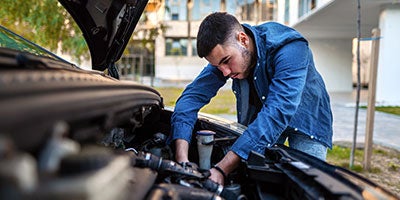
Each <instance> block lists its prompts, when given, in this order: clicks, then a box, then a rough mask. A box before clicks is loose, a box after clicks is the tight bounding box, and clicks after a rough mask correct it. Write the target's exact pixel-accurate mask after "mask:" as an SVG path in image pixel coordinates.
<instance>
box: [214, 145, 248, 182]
mask: <svg viewBox="0 0 400 200" xmlns="http://www.w3.org/2000/svg"><path fill="white" fill-rule="evenodd" d="M239 163H240V157H239V156H238V155H236V154H235V153H234V152H233V151H229V152H228V153H227V154H226V155H225V156H224V158H223V159H222V160H221V161H220V162H219V163H218V164H216V166H218V167H219V169H220V170H222V172H223V173H224V174H222V173H221V172H220V171H219V170H217V169H216V168H211V169H210V172H211V176H210V177H209V178H210V179H211V180H213V181H214V182H216V183H219V184H221V185H223V184H224V175H228V174H229V173H231V172H232V171H233V170H234V169H235V168H236V167H237V166H238V165H239Z"/></svg>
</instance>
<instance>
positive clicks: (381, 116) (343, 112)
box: [222, 90, 400, 150]
mask: <svg viewBox="0 0 400 200" xmlns="http://www.w3.org/2000/svg"><path fill="white" fill-rule="evenodd" d="M367 95H368V91H367V90H362V91H361V93H360V105H367V98H368V96H367ZM330 96H331V105H332V112H333V131H334V134H333V141H334V142H341V141H345V142H352V141H353V135H354V127H355V125H354V124H355V123H354V122H355V113H356V109H355V105H356V91H353V92H336V93H330ZM222 117H224V118H228V119H231V120H234V121H236V116H229V115H223V116H222ZM366 119H367V110H366V109H359V111H358V124H357V136H356V138H357V143H364V140H365V128H366ZM373 142H374V143H375V144H380V145H383V146H387V147H392V148H395V149H398V150H400V116H396V115H392V114H387V113H383V112H379V111H376V112H375V122H374V133H373Z"/></svg>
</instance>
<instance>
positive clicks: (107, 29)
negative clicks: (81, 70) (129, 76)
mask: <svg viewBox="0 0 400 200" xmlns="http://www.w3.org/2000/svg"><path fill="white" fill-rule="evenodd" d="M59 2H60V3H61V4H62V5H63V6H64V7H65V8H66V10H68V12H69V13H70V14H71V16H72V17H73V18H74V20H75V21H76V23H77V24H78V26H79V27H80V29H81V30H82V33H83V36H84V37H85V40H86V42H87V44H88V47H89V50H90V53H91V57H92V69H94V70H100V71H103V70H105V69H107V68H108V67H109V66H110V65H113V64H114V63H115V62H116V61H118V60H119V59H120V57H121V55H122V53H123V51H124V49H125V47H126V45H127V44H128V42H129V39H130V38H131V35H132V32H133V30H134V29H135V27H136V24H137V23H138V21H139V18H140V16H141V15H142V12H143V10H144V8H145V7H146V4H147V0H129V1H128V0H127V1H123V0H117V1H115V0H99V1H98V0H73V1H72V0H59Z"/></svg>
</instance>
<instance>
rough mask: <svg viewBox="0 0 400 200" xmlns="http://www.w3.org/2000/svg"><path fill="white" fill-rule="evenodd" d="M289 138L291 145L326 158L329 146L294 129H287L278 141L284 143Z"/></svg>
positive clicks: (323, 158)
mask: <svg viewBox="0 0 400 200" xmlns="http://www.w3.org/2000/svg"><path fill="white" fill-rule="evenodd" d="M286 139H287V140H288V143H289V147H290V148H293V149H296V150H299V151H302V152H304V153H307V154H309V155H312V156H314V157H317V158H319V159H321V160H323V161H325V160H326V153H327V147H326V146H325V145H323V144H322V143H320V142H318V141H317V140H315V139H312V138H311V137H310V136H308V135H306V134H304V133H302V132H300V131H295V130H294V129H293V130H286V131H284V132H283V133H282V135H281V136H280V137H279V139H278V141H277V142H276V143H278V144H284V143H285V141H286Z"/></svg>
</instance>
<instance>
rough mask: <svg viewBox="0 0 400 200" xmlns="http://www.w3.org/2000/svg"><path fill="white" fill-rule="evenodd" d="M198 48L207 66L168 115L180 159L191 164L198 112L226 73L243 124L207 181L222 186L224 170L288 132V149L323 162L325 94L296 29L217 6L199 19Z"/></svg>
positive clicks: (327, 138) (328, 124)
mask: <svg viewBox="0 0 400 200" xmlns="http://www.w3.org/2000/svg"><path fill="white" fill-rule="evenodd" d="M197 50H198V55H199V57H201V58H203V57H204V58H205V59H206V60H207V61H208V62H209V64H208V65H207V66H206V67H205V68H204V69H203V70H202V72H201V73H200V74H199V75H198V76H197V78H196V79H195V80H194V81H193V82H192V83H191V84H189V85H188V86H187V87H186V89H185V90H184V92H183V93H182V95H181V97H180V98H179V99H178V101H177V104H176V107H175V111H174V114H173V116H172V138H171V139H172V140H173V141H174V142H175V145H176V156H175V158H176V160H177V161H178V162H189V159H188V149H189V143H190V140H191V135H192V131H193V127H194V124H195V122H196V120H197V113H198V111H199V109H200V108H202V107H203V106H204V105H206V104H207V103H209V102H210V99H211V98H212V97H214V96H215V95H216V93H217V91H218V90H219V88H221V87H222V86H223V85H224V84H225V83H226V80H227V79H228V78H232V79H233V84H232V90H233V92H234V94H235V96H236V99H237V113H238V114H237V117H238V122H239V123H241V124H243V125H246V126H248V128H247V129H246V131H245V132H244V133H243V135H241V136H240V137H239V138H238V139H237V141H236V142H235V143H234V144H233V146H232V148H231V149H230V151H229V152H228V153H227V154H226V155H225V157H224V158H223V159H222V160H221V161H220V162H219V163H218V164H217V166H218V167H216V168H211V169H210V172H211V177H210V178H211V179H212V180H213V181H215V182H217V183H220V184H223V182H224V176H223V175H224V174H225V175H227V174H229V173H230V172H232V171H233V170H234V169H235V168H236V167H237V165H238V164H239V163H240V160H241V159H245V160H246V159H247V158H248V155H249V153H250V151H256V152H258V153H261V154H264V151H265V148H269V147H271V146H272V145H274V144H277V143H283V142H284V141H285V140H286V138H287V139H288V142H289V146H290V147H291V148H294V149H298V150H300V151H303V152H306V153H308V154H310V155H313V156H315V157H317V158H319V159H321V160H325V158H326V152H327V148H328V147H329V148H331V146H332V113H331V108H330V100H329V95H328V93H327V91H326V88H325V84H324V82H323V80H322V77H321V76H320V74H319V73H318V72H317V70H316V69H315V66H314V61H313V57H312V53H311V50H310V49H309V47H308V43H307V41H306V39H305V38H303V36H301V34H300V33H298V32H297V31H295V30H293V29H291V28H289V27H286V26H284V25H281V24H278V23H273V22H269V23H265V24H261V25H258V26H250V25H247V24H243V25H241V24H240V23H239V22H238V20H237V19H236V18H235V17H234V16H232V15H229V14H227V13H222V12H217V13H213V14H210V15H209V16H207V17H206V18H205V19H204V21H203V22H202V23H201V25H200V28H199V32H198V35H197ZM221 171H222V172H221ZM223 173H224V174H223Z"/></svg>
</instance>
